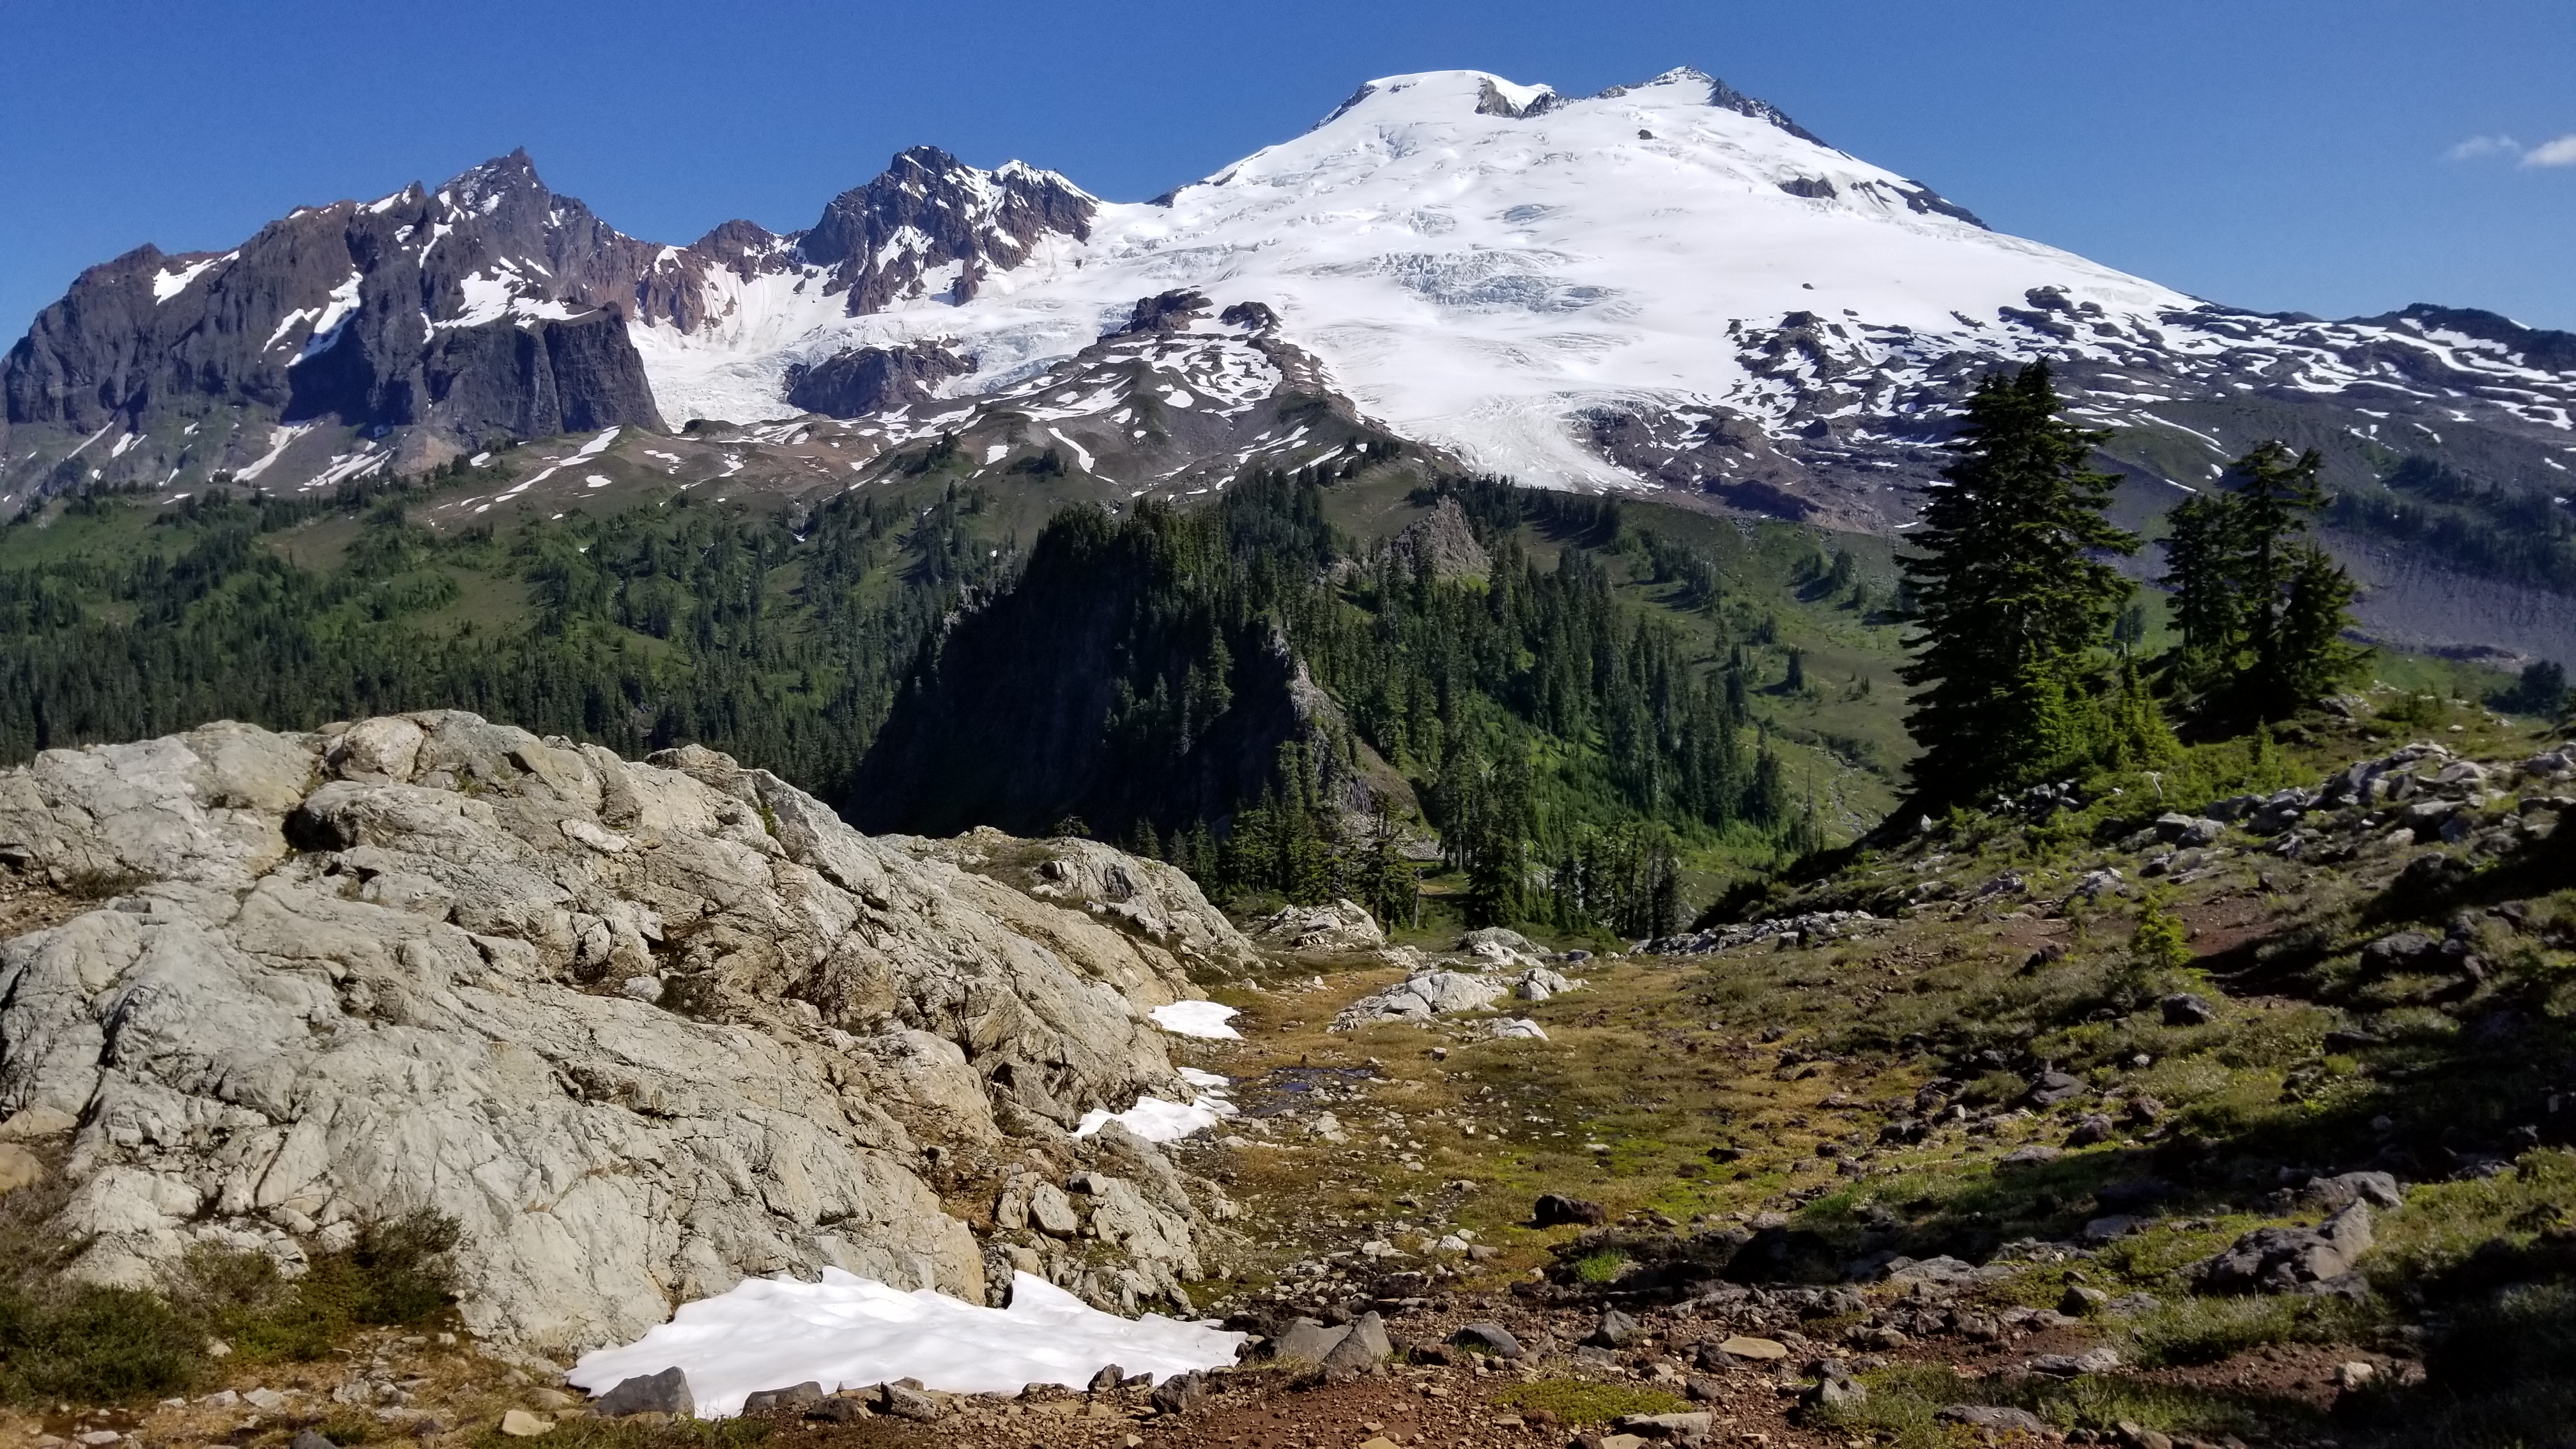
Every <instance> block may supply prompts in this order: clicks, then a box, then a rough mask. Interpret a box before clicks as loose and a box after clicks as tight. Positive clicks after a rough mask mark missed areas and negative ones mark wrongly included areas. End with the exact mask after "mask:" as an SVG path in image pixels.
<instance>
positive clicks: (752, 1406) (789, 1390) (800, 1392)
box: [742, 1379, 823, 1414]
mask: <svg viewBox="0 0 2576 1449" xmlns="http://www.w3.org/2000/svg"><path fill="white" fill-rule="evenodd" d="M821 1402H823V1385H822V1381H821V1380H819V1379H807V1380H806V1381H805V1382H803V1383H801V1384H790V1385H788V1386H787V1387H786V1388H783V1389H759V1390H756V1391H754V1392H753V1393H751V1394H749V1395H746V1396H745V1397H744V1399H743V1401H742V1411H743V1412H744V1413H746V1414H760V1413H767V1412H769V1411H771V1410H773V1409H787V1410H792V1411H794V1412H796V1413H803V1412H804V1411H805V1410H807V1409H810V1408H812V1407H814V1406H815V1405H816V1404H819V1403H821Z"/></svg>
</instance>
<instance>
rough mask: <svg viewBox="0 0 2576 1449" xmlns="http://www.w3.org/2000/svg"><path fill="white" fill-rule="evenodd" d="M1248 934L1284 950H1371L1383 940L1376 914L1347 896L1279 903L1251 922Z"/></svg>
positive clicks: (1381, 943) (1381, 929)
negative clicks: (1316, 903)
mask: <svg viewBox="0 0 2576 1449" xmlns="http://www.w3.org/2000/svg"><path fill="white" fill-rule="evenodd" d="M1252 934H1253V935H1254V937H1255V938H1257V939H1258V940H1260V941H1261V942H1262V944H1264V945H1267V946H1271V947H1274V948H1277V949H1279V950H1284V951H1374V950H1376V949H1377V948H1379V947H1380V946H1383V945H1385V944H1386V931H1385V930H1384V929H1383V928H1382V927H1380V926H1379V925H1378V923H1377V919H1376V917H1374V916H1371V915H1370V914H1369V913H1368V912H1367V911H1366V910H1365V909H1363V908H1362V907H1361V906H1360V904H1359V902H1357V901H1350V900H1336V901H1331V902H1328V903H1326V904H1324V905H1320V906H1285V907H1282V908H1281V909H1279V910H1278V911H1276V912H1273V913H1272V914H1270V915H1268V916H1265V917H1263V918H1262V919H1261V920H1260V921H1259V922H1257V923H1255V924H1254V926H1253V928H1252Z"/></svg>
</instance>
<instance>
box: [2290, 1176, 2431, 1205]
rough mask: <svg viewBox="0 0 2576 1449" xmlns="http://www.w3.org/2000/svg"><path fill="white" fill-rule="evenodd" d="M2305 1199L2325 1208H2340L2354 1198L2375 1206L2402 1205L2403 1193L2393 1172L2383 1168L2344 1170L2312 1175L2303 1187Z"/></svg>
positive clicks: (2351, 1203)
mask: <svg viewBox="0 0 2576 1449" xmlns="http://www.w3.org/2000/svg"><path fill="white" fill-rule="evenodd" d="M2305 1195H2306V1197H2307V1199H2308V1201H2310V1202H2313V1203H2315V1204H2316V1205H2317V1206H2319V1207H2321V1208H2324V1209H2325V1210H2326V1211H2328V1212H2339V1211H2341V1210H2343V1209H2344V1208H2347V1207H2350V1206H2352V1205H2353V1204H2354V1203H2357V1202H2366V1203H2369V1204H2371V1205H2372V1206H2374V1207H2384V1208H2393V1207H2403V1206H2405V1204H2406V1196H2405V1194H2404V1193H2403V1192H2402V1191H2400V1190H2399V1188H2398V1186H2397V1179H2396V1177H2395V1176H2394V1175H2392V1174H2389V1173H2385V1172H2346V1173H2340V1174H2338V1175H2336V1176H2333V1177H2312V1178H2309V1179H2308V1186H2307V1189H2306V1194H2305Z"/></svg>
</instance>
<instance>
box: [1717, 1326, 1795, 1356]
mask: <svg viewBox="0 0 2576 1449" xmlns="http://www.w3.org/2000/svg"><path fill="white" fill-rule="evenodd" d="M1717 1350H1718V1352H1720V1353H1723V1354H1725V1355H1726V1356H1727V1357H1729V1358H1746V1359H1752V1360H1753V1361H1754V1362H1756V1363H1778V1362H1780V1361H1781V1360H1783V1359H1785V1358H1787V1357H1788V1356H1789V1346H1788V1345H1787V1344H1784V1343H1781V1342H1780V1341H1779V1340H1777V1339H1770V1338H1753V1337H1749V1336H1747V1335H1745V1334H1741V1333H1739V1334H1737V1335H1735V1336H1734V1337H1732V1338H1729V1339H1726V1340H1724V1341H1723V1342H1721V1343H1719V1344H1718V1346H1717Z"/></svg>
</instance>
